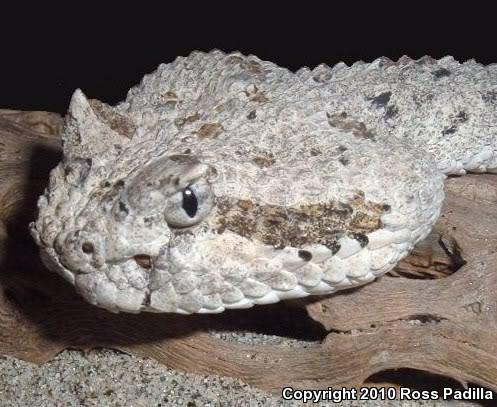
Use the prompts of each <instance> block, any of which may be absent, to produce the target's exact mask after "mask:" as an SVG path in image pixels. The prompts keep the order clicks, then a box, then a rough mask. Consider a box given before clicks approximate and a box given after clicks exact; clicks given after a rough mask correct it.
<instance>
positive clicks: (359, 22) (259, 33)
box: [0, 2, 497, 113]
mask: <svg viewBox="0 0 497 407" xmlns="http://www.w3.org/2000/svg"><path fill="white" fill-rule="evenodd" d="M78 4H79V6H78V7H79V8H77V7H76V3H66V7H65V8H62V7H60V6H59V8H55V7H54V8H53V10H48V9H47V6H46V5H43V9H40V10H33V9H32V6H31V5H26V10H22V9H21V10H16V11H8V12H7V11H6V10H4V12H3V13H2V14H1V15H0V18H1V19H2V21H1V24H0V30H1V33H0V34H1V35H2V37H1V39H2V44H1V45H0V49H1V54H0V108H10V109H22V110H48V111H55V112H59V113H64V112H65V111H66V109H67V105H68V102H69V100H70V97H71V94H72V92H73V91H74V89H76V88H81V89H82V90H83V91H84V92H85V93H86V94H87V95H88V96H89V97H91V98H97V99H100V100H102V101H105V102H107V103H110V104H114V103H117V102H118V101H120V100H122V99H123V98H124V97H125V96H126V92H127V90H128V89H129V88H130V87H131V86H133V85H135V84H136V83H138V82H139V81H140V79H141V77H142V76H143V75H144V74H146V73H149V72H151V71H153V70H154V69H155V68H156V67H157V65H159V64H160V63H162V62H171V61H172V60H173V59H174V58H175V57H176V56H178V55H183V56H185V55H188V54H189V53H190V52H191V51H193V50H195V49H198V50H204V51H208V50H211V49H213V48H218V49H221V50H223V51H227V52H228V51H234V50H239V51H241V52H243V53H245V54H255V55H257V56H258V57H260V58H261V59H266V60H270V61H273V62H275V63H277V64H279V65H282V66H285V67H287V68H290V69H292V70H296V69H298V68H299V67H301V66H304V65H306V66H310V67H314V66H316V65H318V64H319V63H327V64H329V65H333V64H335V63H337V62H339V61H344V62H346V63H347V64H351V63H353V62H355V61H357V60H364V61H372V60H373V59H375V58H377V57H379V56H382V55H383V56H388V57H389V58H391V59H394V60H396V59H398V58H399V57H400V56H402V55H404V54H407V55H409V56H410V57H412V58H419V57H421V56H423V55H431V56H432V57H435V58H440V57H443V56H445V55H448V54H451V55H453V56H454V57H455V58H456V59H458V60H459V61H465V60H467V59H471V58H475V59H476V60H477V61H478V62H480V63H484V64H488V63H492V62H497V41H496V37H497V35H496V33H495V29H494V27H495V25H496V23H495V21H492V16H493V15H494V13H493V12H490V11H488V12H486V11H485V10H481V9H476V8H469V7H468V3H466V5H465V6H464V8H458V7H460V6H457V5H455V4H454V5H451V6H450V7H449V6H447V9H445V10H442V11H441V12H439V13H436V14H435V12H434V10H433V9H432V6H429V7H428V6H424V5H422V4H421V3H416V4H415V5H414V4H413V5H410V4H409V3H392V4H398V6H393V5H390V6H388V8H387V10H375V9H374V8H375V7H376V6H373V7H372V9H371V10H369V9H368V10H366V9H364V7H363V6H362V5H361V3H354V4H352V5H351V6H350V8H349V9H348V10H343V9H338V8H337V7H336V5H334V3H330V4H331V5H332V7H330V8H329V9H322V8H320V7H318V6H317V5H316V4H314V3H302V2H300V3H299V4H298V5H295V6H291V5H290V3H289V4H282V5H280V9H278V10H275V11H272V12H269V10H268V4H266V5H256V4H255V3H232V4H231V6H229V5H226V6H223V7H224V8H223V7H219V9H213V6H212V5H210V4H207V5H204V6H203V7H201V6H200V5H199V4H200V3H199V4H196V3H190V4H186V5H185V6H184V8H183V9H181V10H178V9H174V10H173V9H168V8H167V7H166V8H163V9H161V8H157V7H156V6H157V5H158V4H159V3H157V4H156V5H155V6H154V7H152V4H154V3H152V4H141V3H134V5H133V6H132V7H129V8H128V9H127V10H124V6H122V5H120V6H119V8H117V6H116V8H115V9H110V10H105V11H104V10H102V9H100V8H97V9H92V10H88V9H86V8H85V7H86V6H85V5H84V4H83V3H78ZM164 4H166V3H164ZM168 4H169V3H168ZM69 6H70V7H74V8H69ZM83 6H84V7H83ZM235 6H236V7H235ZM474 7H476V5H475V6H474ZM27 9H29V12H27ZM455 11H458V12H459V13H455ZM487 20H489V21H487Z"/></svg>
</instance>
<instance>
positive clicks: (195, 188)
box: [164, 181, 212, 228]
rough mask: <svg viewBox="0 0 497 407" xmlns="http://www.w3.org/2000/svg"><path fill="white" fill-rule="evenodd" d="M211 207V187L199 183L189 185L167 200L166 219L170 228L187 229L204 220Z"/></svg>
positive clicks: (204, 183)
mask: <svg viewBox="0 0 497 407" xmlns="http://www.w3.org/2000/svg"><path fill="white" fill-rule="evenodd" d="M211 207H212V198H211V196H210V188H209V185H208V184H207V183H206V182H202V181H199V182H198V183H196V184H192V185H188V186H187V187H186V188H184V189H183V190H182V191H180V192H178V193H176V194H175V195H173V196H172V197H170V198H169V199H168V200H167V203H166V209H165V212H164V217H165V219H166V222H167V223H168V225H169V226H171V227H175V228H185V227H188V226H193V225H195V224H197V223H199V222H200V221H201V220H203V219H204V218H205V217H206V216H207V214H208V213H209V211H210V209H211Z"/></svg>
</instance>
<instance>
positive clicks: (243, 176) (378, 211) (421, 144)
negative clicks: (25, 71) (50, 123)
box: [31, 51, 497, 313]
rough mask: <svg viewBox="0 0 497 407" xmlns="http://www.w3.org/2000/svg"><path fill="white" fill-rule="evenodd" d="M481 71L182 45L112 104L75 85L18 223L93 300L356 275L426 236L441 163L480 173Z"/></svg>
mask: <svg viewBox="0 0 497 407" xmlns="http://www.w3.org/2000/svg"><path fill="white" fill-rule="evenodd" d="M496 113H497V68H496V66H495V65H491V66H487V67H484V66H481V65H479V64H477V63H475V62H473V61H470V62H467V63H464V64H459V63H458V62H456V61H454V60H453V59H452V58H444V59H442V60H440V61H435V60H433V59H430V58H423V59H421V60H418V61H412V60H410V59H407V58H402V59H401V60H399V61H398V62H396V63H394V62H392V61H390V60H388V59H386V58H380V59H378V60H376V61H374V62H373V63H371V64H365V63H357V64H354V65H353V66H352V67H350V68H349V67H346V66H345V65H344V64H338V65H337V66H335V67H333V68H329V67H326V66H319V67H317V68H316V69H314V70H312V71H311V70H309V69H307V68H304V69H301V70H300V71H298V72H297V73H296V74H293V73H291V72H290V71H288V70H286V69H284V68H280V67H278V66H276V65H274V64H272V63H270V62H265V61H261V60H259V59H258V58H256V57H254V56H249V57H245V56H243V55H241V54H239V53H234V54H229V55H226V54H224V53H222V52H220V51H213V52H210V53H208V54H204V53H198V52H195V53H193V54H191V55H190V56H189V57H186V58H178V59H177V60H176V61H174V62H173V63H171V64H166V65H161V66H159V68H158V69H157V71H155V72H154V73H153V74H151V75H147V76H145V77H144V79H143V81H142V83H141V84H140V85H138V86H137V87H135V88H132V89H131V90H130V91H129V93H128V97H127V98H126V100H125V101H124V102H122V103H120V104H119V105H117V106H116V107H110V106H107V105H105V104H103V103H101V102H98V101H88V100H87V99H86V97H85V96H84V95H83V93H82V92H81V91H79V90H78V91H76V92H75V94H74V96H73V99H72V101H71V105H70V108H69V112H68V115H67V120H66V126H65V129H64V133H63V141H64V158H63V161H62V162H61V163H60V164H59V165H58V166H57V167H56V168H55V169H54V170H53V171H52V173H51V178H50V184H49V186H48V188H47V190H46V192H45V193H44V195H43V196H41V197H40V200H39V205H38V206H39V217H38V219H37V221H36V222H33V223H32V224H31V232H32V235H33V236H34V238H35V240H36V242H37V243H38V245H39V246H40V250H41V255H42V258H43V259H44V261H45V263H46V264H47V266H48V267H49V268H50V269H52V270H54V271H56V272H58V273H60V274H61V275H62V276H63V277H65V278H66V279H67V280H68V281H70V282H71V283H72V284H74V285H75V286H76V289H77V290H78V291H79V292H80V293H81V294H82V295H83V296H84V297H85V298H86V299H87V300H88V301H89V302H91V303H93V304H95V305H97V306H100V307H104V308H107V309H109V310H111V311H115V312H117V311H127V312H140V311H152V312H177V313H196V312H200V313H213V312H221V311H223V310H224V309H228V308H246V307H250V306H252V305H254V304H268V303H273V302H277V301H279V300H281V299H286V298H297V297H303V296H306V295H310V294H327V293H333V292H335V291H337V290H341V289H344V288H349V287H353V286H358V285H361V284H365V283H367V282H370V281H372V280H374V279H375V278H376V277H377V276H379V275H381V274H383V273H385V272H387V271H389V270H391V269H392V268H393V267H394V266H395V264H396V263H397V262H398V261H399V260H400V259H401V258H402V257H404V256H406V255H407V254H408V253H409V251H410V250H411V249H412V248H413V246H414V245H415V244H416V243H417V242H418V241H419V240H421V239H423V238H424V237H426V236H427V234H428V233H429V231H430V229H431V227H432V225H433V223H434V222H435V221H436V219H437V217H438V215H439V212H440V208H441V203H442V200H443V180H444V178H445V175H444V174H448V173H455V174H461V173H464V171H466V170H471V171H478V172H482V171H495V169H496V168H497V141H496V140H495V139H496V137H495V136H496V131H497V130H496V129H497V114H496Z"/></svg>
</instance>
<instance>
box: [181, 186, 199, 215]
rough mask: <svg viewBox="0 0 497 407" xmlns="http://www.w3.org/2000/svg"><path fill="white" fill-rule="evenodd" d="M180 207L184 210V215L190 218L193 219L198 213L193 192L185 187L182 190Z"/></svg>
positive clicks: (196, 201)
mask: <svg viewBox="0 0 497 407" xmlns="http://www.w3.org/2000/svg"><path fill="white" fill-rule="evenodd" d="M181 207H182V208H183V209H184V210H185V212H186V214H187V215H188V216H189V217H190V218H194V217H195V215H196V214H197V211H198V200H197V197H196V196H195V192H193V191H192V189H190V187H187V188H185V189H184V190H183V204H182V205H181Z"/></svg>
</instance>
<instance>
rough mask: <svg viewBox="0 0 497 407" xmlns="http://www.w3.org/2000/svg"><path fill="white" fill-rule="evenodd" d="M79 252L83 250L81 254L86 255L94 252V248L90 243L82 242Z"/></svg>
mask: <svg viewBox="0 0 497 407" xmlns="http://www.w3.org/2000/svg"><path fill="white" fill-rule="evenodd" d="M81 250H83V252H84V253H86V254H91V253H93V252H94V251H95V246H93V244H92V243H90V242H84V243H83V244H82V245H81Z"/></svg>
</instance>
